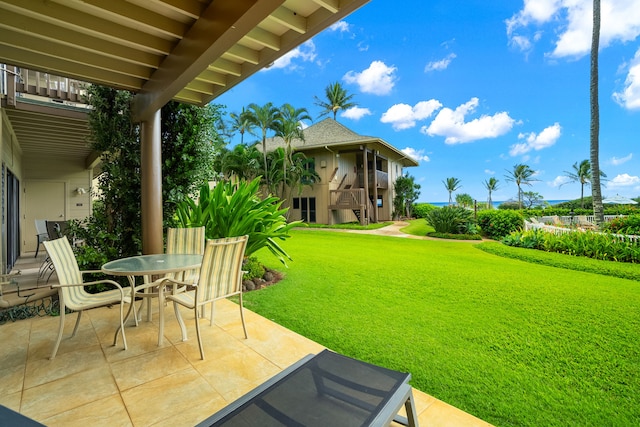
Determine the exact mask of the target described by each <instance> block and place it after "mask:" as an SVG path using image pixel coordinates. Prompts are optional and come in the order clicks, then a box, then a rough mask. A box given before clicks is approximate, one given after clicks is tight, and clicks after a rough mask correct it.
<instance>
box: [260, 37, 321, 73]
mask: <svg viewBox="0 0 640 427" xmlns="http://www.w3.org/2000/svg"><path fill="white" fill-rule="evenodd" d="M316 56H317V54H316V45H315V44H314V43H313V40H307V41H306V42H304V43H303V44H301V45H300V46H298V47H297V48H295V49H293V50H292V51H289V52H288V53H286V54H285V55H283V56H281V57H280V58H278V59H277V60H276V61H275V62H274V63H273V65H271V66H270V67H268V68H264V69H263V70H265V71H267V70H272V69H282V68H286V69H288V70H295V69H297V68H299V65H297V63H296V61H295V60H300V61H302V62H313V61H315V59H316Z"/></svg>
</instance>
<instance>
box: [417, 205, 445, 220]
mask: <svg viewBox="0 0 640 427" xmlns="http://www.w3.org/2000/svg"><path fill="white" fill-rule="evenodd" d="M434 209H439V208H438V207H437V206H434V205H432V204H430V203H416V204H415V205H413V216H415V217H416V218H426V217H427V214H428V213H429V212H431V211H432V210H434Z"/></svg>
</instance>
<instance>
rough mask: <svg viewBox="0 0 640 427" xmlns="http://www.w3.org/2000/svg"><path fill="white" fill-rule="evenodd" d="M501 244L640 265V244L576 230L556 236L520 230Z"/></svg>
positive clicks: (506, 237)
mask: <svg viewBox="0 0 640 427" xmlns="http://www.w3.org/2000/svg"><path fill="white" fill-rule="evenodd" d="M501 242H502V243H504V244H505V245H507V246H514V247H520V248H529V249H540V250H544V251H546V252H557V253H560V254H566V255H573V256H582V257H587V258H593V259H599V260H607V261H618V262H630V263H637V262H640V245H638V244H637V243H635V242H633V241H630V240H628V239H621V238H619V237H616V236H613V235H612V234H606V233H595V232H592V231H586V232H581V231H574V232H570V233H562V234H555V233H550V232H545V231H543V230H528V231H524V232H522V231H516V232H513V233H510V234H509V235H507V236H505V237H504V238H503V239H502V240H501Z"/></svg>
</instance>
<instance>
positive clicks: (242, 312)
mask: <svg viewBox="0 0 640 427" xmlns="http://www.w3.org/2000/svg"><path fill="white" fill-rule="evenodd" d="M239 305H240V319H242V329H244V339H247V338H249V336H248V335H247V325H245V323H244V310H243V306H242V292H240V304H239Z"/></svg>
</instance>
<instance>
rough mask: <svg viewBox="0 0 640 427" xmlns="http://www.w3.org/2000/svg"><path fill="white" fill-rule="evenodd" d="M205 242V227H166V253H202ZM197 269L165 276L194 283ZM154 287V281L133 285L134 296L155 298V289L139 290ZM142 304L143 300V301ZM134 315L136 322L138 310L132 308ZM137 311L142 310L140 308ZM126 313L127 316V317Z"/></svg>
mask: <svg viewBox="0 0 640 427" xmlns="http://www.w3.org/2000/svg"><path fill="white" fill-rule="evenodd" d="M204 242H205V228H204V227H191V228H167V249H166V253H168V254H196V255H202V254H203V253H204ZM198 273H199V270H197V269H196V270H186V271H180V272H176V273H170V274H169V275H167V276H166V277H168V278H172V279H175V280H177V281H181V282H187V283H189V284H194V283H196V282H197V281H198ZM151 288H156V285H155V283H152V284H151V285H149V284H142V285H141V286H134V288H133V289H134V293H135V295H134V297H135V298H156V297H158V293H157V292H156V291H155V290H153V289H152V290H150V291H149V290H148V291H147V292H144V293H143V292H139V291H142V290H143V289H151ZM185 289H186V286H183V287H181V288H178V287H177V285H175V286H174V287H173V289H172V291H171V292H172V293H174V294H175V293H178V292H182V291H184V290H185ZM143 304H144V302H143ZM133 311H134V317H135V319H136V325H137V322H138V321H139V320H140V318H139V315H138V314H136V312H137V311H138V310H136V309H135V307H134V309H133ZM139 312H142V310H140V311H139ZM128 316H129V315H128V314H127V318H128Z"/></svg>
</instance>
